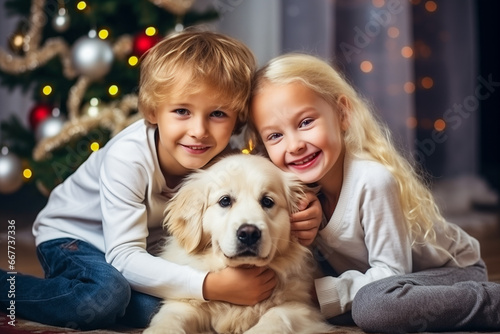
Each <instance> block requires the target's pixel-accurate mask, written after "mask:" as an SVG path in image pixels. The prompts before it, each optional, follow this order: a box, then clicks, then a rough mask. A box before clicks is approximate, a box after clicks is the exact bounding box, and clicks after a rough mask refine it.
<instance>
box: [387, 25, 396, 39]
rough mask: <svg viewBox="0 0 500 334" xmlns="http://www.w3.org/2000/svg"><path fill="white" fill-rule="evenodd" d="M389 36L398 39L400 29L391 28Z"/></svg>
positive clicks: (388, 30) (388, 32) (388, 31)
mask: <svg viewBox="0 0 500 334" xmlns="http://www.w3.org/2000/svg"><path fill="white" fill-rule="evenodd" d="M387 35H388V36H389V37H390V38H397V37H398V36H399V29H398V28H396V27H389V29H387Z"/></svg>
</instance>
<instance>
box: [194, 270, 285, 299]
mask: <svg viewBox="0 0 500 334" xmlns="http://www.w3.org/2000/svg"><path fill="white" fill-rule="evenodd" d="M276 283H277V278H276V274H275V272H274V271H273V270H271V269H269V268H264V267H251V268H241V267H240V268H231V267H228V268H226V269H223V270H221V271H218V272H210V273H208V275H207V277H206V278H205V282H204V283H203V297H204V298H205V299H207V300H219V301H225V302H229V303H231V304H237V305H255V304H257V303H258V302H261V301H263V300H265V299H267V298H269V296H271V293H272V292H273V290H274V288H275V287H276Z"/></svg>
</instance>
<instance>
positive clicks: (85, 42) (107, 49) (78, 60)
mask: <svg viewBox="0 0 500 334" xmlns="http://www.w3.org/2000/svg"><path fill="white" fill-rule="evenodd" d="M71 58H72V61H73V65H74V66H75V68H76V70H77V71H78V72H79V73H80V74H83V75H87V76H89V77H91V78H101V77H103V76H104V75H106V74H107V73H108V72H109V70H110V69H111V65H112V64H113V59H114V55H113V49H112V47H111V45H110V44H109V43H108V42H106V41H103V40H102V39H99V38H90V37H87V36H84V37H80V38H79V39H77V40H76V42H75V44H74V45H73V48H72V50H71Z"/></svg>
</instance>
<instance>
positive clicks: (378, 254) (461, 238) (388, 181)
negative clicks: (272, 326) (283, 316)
mask: <svg viewBox="0 0 500 334" xmlns="http://www.w3.org/2000/svg"><path fill="white" fill-rule="evenodd" d="M404 219H405V218H404V216H403V212H402V209H401V206H400V203H399V199H398V186H397V184H396V180H395V179H394V177H393V176H392V174H391V173H390V172H389V171H388V170H387V169H386V168H385V167H384V166H383V165H381V164H379V163H377V162H373V161H367V160H359V159H355V158H353V157H352V156H350V155H348V154H346V157H345V161H344V180H343V184H342V190H341V192H340V197H339V200H338V204H337V207H336V208H335V211H334V213H333V215H332V217H331V218H330V220H329V222H328V224H327V225H326V227H325V228H324V229H323V230H321V231H320V232H319V236H318V238H317V244H318V248H319V250H320V251H321V253H322V255H323V256H324V257H325V259H326V260H327V261H328V262H329V264H330V265H331V266H332V268H333V269H334V270H335V271H336V272H337V273H338V274H339V276H338V277H330V276H328V277H323V278H319V279H316V280H315V286H316V292H317V296H318V300H319V303H320V306H321V312H322V313H323V314H324V315H325V316H326V317H328V318H330V317H333V316H336V315H339V314H342V313H344V312H346V311H349V310H350V309H351V304H352V301H353V299H354V296H355V295H356V292H357V291H358V290H359V289H360V288H361V287H363V286H364V285H366V284H368V283H370V282H373V281H376V280H378V279H381V278H385V277H389V276H393V275H399V274H407V273H411V272H416V271H420V270H425V269H429V268H438V267H443V266H461V267H463V266H469V265H472V264H474V263H476V262H477V261H479V260H480V251H479V243H478V241H477V240H476V239H474V238H472V237H471V236H469V235H468V234H467V233H465V232H464V231H463V230H462V229H460V228H459V227H458V226H456V225H454V224H448V225H447V228H446V231H443V230H437V231H436V234H437V243H438V245H439V246H440V247H442V248H444V249H445V250H447V251H448V252H450V253H451V254H452V255H454V256H455V261H453V260H450V258H449V256H447V254H446V253H445V252H443V251H438V250H436V249H435V248H433V247H431V246H429V245H414V246H413V247H412V245H411V242H410V239H409V236H408V231H407V228H406V227H405V223H404ZM447 235H449V236H450V237H451V238H450V237H448V236H447Z"/></svg>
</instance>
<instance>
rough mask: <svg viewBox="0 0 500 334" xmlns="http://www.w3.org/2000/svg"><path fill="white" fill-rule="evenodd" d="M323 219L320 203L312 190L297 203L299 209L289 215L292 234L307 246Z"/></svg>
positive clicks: (312, 239)
mask: <svg viewBox="0 0 500 334" xmlns="http://www.w3.org/2000/svg"><path fill="white" fill-rule="evenodd" d="M322 219H323V211H322V209H321V203H320V202H319V200H318V198H317V197H316V195H315V194H314V193H312V192H307V193H306V199H305V200H304V201H303V202H302V203H300V204H299V211H298V212H296V213H294V214H292V215H291V217H290V220H291V224H292V226H291V228H292V234H293V235H295V236H296V237H297V238H298V239H299V242H300V244H302V245H304V246H309V245H311V244H312V242H313V241H314V238H316V234H318V230H319V228H320V225H321V221H322Z"/></svg>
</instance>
